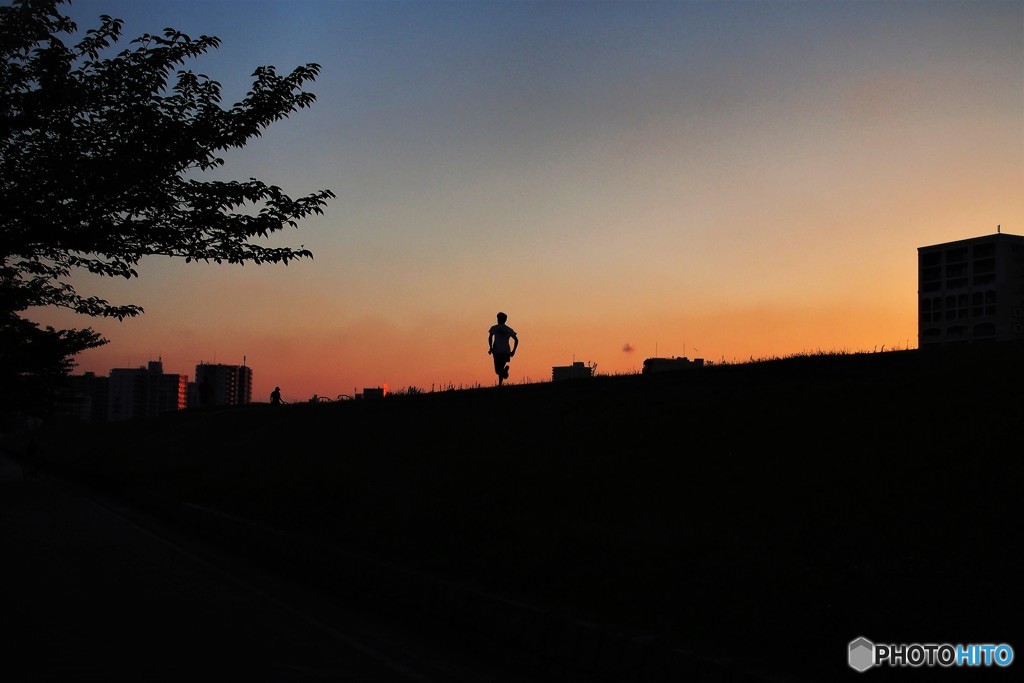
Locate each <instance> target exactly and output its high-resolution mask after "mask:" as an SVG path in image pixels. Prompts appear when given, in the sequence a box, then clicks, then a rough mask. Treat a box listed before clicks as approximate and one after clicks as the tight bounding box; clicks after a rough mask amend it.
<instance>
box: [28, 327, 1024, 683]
mask: <svg viewBox="0 0 1024 683" xmlns="http://www.w3.org/2000/svg"><path fill="white" fill-rule="evenodd" d="M1022 379H1024V354H1022V352H1021V348H1020V347H1019V346H999V347H996V346H992V347H977V348H975V349H965V350H961V351H957V352H953V351H944V352H942V353H930V352H929V353H925V352H920V351H898V352H888V353H876V354H823V355H820V356H802V357H793V358H786V359H779V360H773V361H765V362H754V363H749V364H741V365H722V366H712V367H705V368H699V369H694V370H691V371H683V372H679V373H671V374H662V375H654V376H639V375H638V376H627V377H595V378H592V379H590V380H580V381H570V382H559V383H541V384H532V385H523V386H506V387H502V388H486V389H471V390H462V391H449V392H438V393H429V394H421V395H410V396H395V397H387V398H385V399H383V400H379V401H371V400H366V401H347V402H340V403H332V404H298V405H288V406H281V407H277V408H273V407H271V406H269V405H252V406H247V407H245V408H240V409H232V410H207V411H186V412H183V413H181V414H175V415H169V416H166V417H164V418H160V419H156V420H141V421H136V422H131V423H122V424H110V425H101V426H95V427H89V428H78V429H51V430H44V431H43V432H41V433H40V435H39V437H38V438H39V439H40V445H41V447H42V449H43V453H44V457H47V458H51V459H56V460H59V461H61V462H63V463H64V464H65V465H70V466H73V467H75V468H80V469H83V470H85V471H88V472H91V473H98V474H100V475H102V476H104V477H108V478H112V479H115V480H118V481H121V482H124V483H127V484H132V485H142V486H149V487H153V488H155V489H158V490H161V491H164V492H168V493H170V494H172V495H174V496H178V497H182V498H186V499H190V500H196V501H200V502H205V503H208V504H210V505H213V506H217V507H221V508H224V509H227V510H232V511H236V512H239V513H241V514H245V515H249V516H253V517H257V518H260V519H264V520H267V521H269V522H271V523H274V524H277V525H281V526H286V527H287V526H289V525H295V526H296V527H297V528H302V529H304V530H307V531H315V532H317V533H319V534H322V535H324V536H326V537H329V538H332V539H336V540H337V541H338V542H339V543H343V544H346V545H347V546H349V547H352V548H356V549H359V550H360V551H362V552H365V553H367V554H370V555H373V556H378V557H382V558H387V559H394V560H396V561H399V562H402V563H404V564H407V565H409V566H413V567H417V568H419V569H423V570H425V571H429V572H433V573H436V574H438V575H440V576H449V577H455V578H459V579H462V580H466V581H469V582H472V583H474V584H476V585H481V586H486V587H488V588H489V589H492V590H494V591H498V592H502V593H504V594H507V595H510V596H515V597H519V598H522V599H525V600H527V601H532V602H536V603H540V604H545V605H550V606H553V607H555V608H557V609H564V610H566V611H567V612H568V613H571V614H574V615H578V616H580V617H581V618H587V619H590V620H592V621H595V622H597V623H602V624H609V625H614V626H615V627H618V628H623V629H627V630H631V631H635V632H638V633H652V634H654V633H658V634H662V635H665V636H667V637H670V638H678V639H679V641H680V642H683V643H686V644H688V645H689V646H690V647H698V646H704V647H707V648H708V649H709V651H711V652H714V651H716V650H723V649H727V647H731V648H733V649H734V654H736V656H743V655H744V654H746V655H750V656H755V655H754V653H756V652H757V651H758V649H759V648H766V649H768V650H770V651H776V650H777V648H778V644H779V643H780V642H790V643H794V642H799V643H801V647H806V648H809V649H810V650H814V651H815V652H816V654H814V655H813V656H820V657H821V661H822V662H829V665H830V666H832V665H834V666H836V667H840V669H842V668H843V667H845V660H843V659H842V657H843V656H844V655H843V654H842V653H843V651H844V648H845V645H846V643H847V642H848V641H850V640H852V639H853V638H855V637H857V636H860V635H866V636H868V637H873V638H874V639H876V640H877V641H878V642H947V641H954V642H955V641H956V639H961V640H962V641H964V642H968V641H969V642H1004V641H1006V640H1007V639H1008V638H1010V637H1011V636H1010V634H1009V633H1007V632H1006V628H1009V627H1010V625H1013V624H1016V623H1017V621H1018V620H1019V617H1018V616H1016V615H1014V614H1012V606H1013V605H1014V604H1016V605H1019V604H1021V601H1020V598H1021V596H1022V592H1021V589H1020V586H1019V583H1020V569H1021V567H1020V566H1019V564H1018V563H1017V561H1016V560H1015V559H1014V557H1015V554H1014V553H1012V552H1010V551H1011V550H1012V549H1013V548H1015V547H1019V545H1020V542H1021V540H1022V533H1021V525H1020V519H1021V508H1022V506H1021V504H1020V500H1021V495H1020V489H1021V484H1022V481H1024V478H1022V476H1021V475H1022V470H1024V464H1022V463H1021V457H1020V456H1021V442H1022V439H1021V434H1022V426H1024V424H1022V422H1024V411H1022V407H1024V382H1022ZM995 596H999V597H995ZM826 648H827V650H828V651H827V652H826V651H825V650H826ZM836 648H838V650H837V649H836ZM737 653H740V654H737ZM836 653H839V654H836ZM755 658H756V657H755ZM802 666H808V664H807V663H806V662H805V663H804V664H802Z"/></svg>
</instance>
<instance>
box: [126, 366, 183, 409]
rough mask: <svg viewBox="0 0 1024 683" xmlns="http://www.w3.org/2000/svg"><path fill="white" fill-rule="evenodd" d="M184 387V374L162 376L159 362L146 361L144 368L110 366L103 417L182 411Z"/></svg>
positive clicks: (162, 370) (162, 372) (161, 367)
mask: <svg viewBox="0 0 1024 683" xmlns="http://www.w3.org/2000/svg"><path fill="white" fill-rule="evenodd" d="M187 387H188V375H175V374H166V375H165V374H164V368H163V363H162V362H160V361H150V362H149V365H148V366H147V367H140V368H114V369H112V370H111V371H110V379H109V382H108V384H107V388H108V399H107V416H108V418H109V419H111V420H127V419H130V418H133V417H155V416H157V415H160V414H162V413H168V412H172V411H175V410H184V409H185V407H186V398H187Z"/></svg>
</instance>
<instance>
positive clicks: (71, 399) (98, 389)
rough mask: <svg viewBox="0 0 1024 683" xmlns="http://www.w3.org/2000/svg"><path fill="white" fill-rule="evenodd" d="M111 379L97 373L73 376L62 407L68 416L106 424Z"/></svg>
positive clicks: (70, 378) (69, 381) (69, 380)
mask: <svg viewBox="0 0 1024 683" xmlns="http://www.w3.org/2000/svg"><path fill="white" fill-rule="evenodd" d="M109 386H110V378H109V377H99V376H97V375H96V374H95V373H92V372H86V373H85V374H82V375H71V376H70V377H69V378H68V387H67V390H66V391H65V392H64V396H63V400H62V405H63V410H64V412H65V413H66V414H67V415H70V416H72V417H76V418H78V419H79V420H82V421H83V422H105V421H106V420H107V415H108V411H109V410H110V396H109V393H110V392H109V391H108V388H109Z"/></svg>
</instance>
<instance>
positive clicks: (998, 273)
mask: <svg viewBox="0 0 1024 683" xmlns="http://www.w3.org/2000/svg"><path fill="white" fill-rule="evenodd" d="M917 264H918V270H917V272H918V288H917V301H918V305H917V309H918V327H917V334H918V347H919V348H922V349H924V348H934V347H940V346H945V345H949V344H970V343H982V342H997V341H1013V340H1024V236H1021V235H1009V234H1006V233H1004V232H1002V231H1001V230H1000V231H997V232H996V233H995V234H991V235H984V236H982V237H973V238H970V239H964V240H957V241H955V242H945V243H943V244H933V245H930V246H926V247H918V250H917Z"/></svg>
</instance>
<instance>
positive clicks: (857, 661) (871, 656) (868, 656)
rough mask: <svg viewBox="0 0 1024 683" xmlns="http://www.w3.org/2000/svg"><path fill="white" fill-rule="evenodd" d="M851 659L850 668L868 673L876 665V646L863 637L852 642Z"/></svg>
mask: <svg viewBox="0 0 1024 683" xmlns="http://www.w3.org/2000/svg"><path fill="white" fill-rule="evenodd" d="M849 657H850V659H849V662H850V668H852V669H856V670H857V671H867V670H868V669H870V668H871V667H872V666H874V665H875V644H874V643H872V642H871V641H870V640H868V639H867V638H863V637H861V638H857V639H856V640H851V641H850V648H849Z"/></svg>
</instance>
